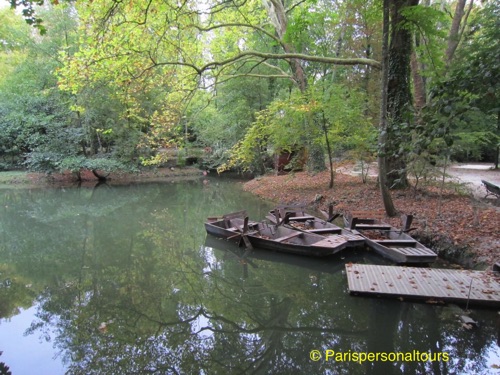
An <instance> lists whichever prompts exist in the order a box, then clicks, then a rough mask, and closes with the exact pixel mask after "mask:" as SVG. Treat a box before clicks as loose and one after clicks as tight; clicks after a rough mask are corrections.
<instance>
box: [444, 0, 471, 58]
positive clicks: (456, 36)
mask: <svg viewBox="0 0 500 375" xmlns="http://www.w3.org/2000/svg"><path fill="white" fill-rule="evenodd" d="M473 3H474V0H471V2H470V5H469V10H468V11H467V14H465V5H466V4H467V0H458V1H457V5H456V8H455V14H454V15H453V21H452V23H451V28H450V34H449V35H448V46H447V48H446V56H445V58H446V66H449V65H450V63H451V61H452V60H453V55H454V54H455V51H456V49H457V47H458V44H459V43H460V39H461V37H462V31H463V29H464V27H465V25H466V23H467V18H468V17H469V14H470V11H471V9H472V6H473ZM464 15H465V17H464ZM461 25H462V26H461Z"/></svg>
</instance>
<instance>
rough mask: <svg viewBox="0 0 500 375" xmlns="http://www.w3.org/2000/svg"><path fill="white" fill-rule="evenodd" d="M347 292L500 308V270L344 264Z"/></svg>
mask: <svg viewBox="0 0 500 375" xmlns="http://www.w3.org/2000/svg"><path fill="white" fill-rule="evenodd" d="M345 268H346V274H347V281H348V284H349V293H350V294H354V295H373V296H380V297H393V298H400V299H403V300H420V301H425V302H428V303H439V302H452V303H458V304H467V302H469V305H470V306H473V305H475V306H487V307H494V308H500V273H498V272H492V271H469V270H451V269H438V268H419V267H399V266H378V265H368V264H352V263H348V264H346V266H345Z"/></svg>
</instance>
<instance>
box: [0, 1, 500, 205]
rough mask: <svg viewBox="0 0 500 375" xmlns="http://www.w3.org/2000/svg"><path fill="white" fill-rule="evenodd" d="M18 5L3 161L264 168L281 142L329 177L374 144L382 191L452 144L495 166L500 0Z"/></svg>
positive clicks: (6, 71) (442, 159) (423, 168)
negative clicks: (340, 162) (337, 166)
mask: <svg viewBox="0 0 500 375" xmlns="http://www.w3.org/2000/svg"><path fill="white" fill-rule="evenodd" d="M8 3H10V5H11V8H13V9H11V8H3V9H1V10H0V42H1V43H0V65H1V68H0V168H2V169H12V168H19V167H22V168H28V169H30V170H34V171H42V172H47V173H52V172H63V171H71V172H73V173H74V174H75V178H81V174H80V172H81V171H82V170H92V171H94V172H95V173H96V175H97V176H99V177H102V175H99V173H100V172H99V171H101V172H102V171H104V172H110V171H116V170H125V171H133V170H137V169H138V168H143V167H144V166H161V165H165V163H167V162H168V159H172V158H173V157H174V158H177V159H178V161H180V162H185V161H186V157H192V158H193V159H195V160H197V161H198V163H199V164H200V167H202V168H204V169H207V170H209V169H210V170H212V169H217V170H218V171H219V172H221V171H225V170H229V169H232V170H245V171H250V172H252V173H254V174H264V173H266V172H268V171H269V170H273V168H275V169H277V167H278V165H277V164H278V163H276V162H275V161H276V160H278V157H279V156H281V157H283V156H284V157H286V158H289V159H291V160H290V161H291V164H290V165H289V168H292V169H293V168H295V169H302V168H305V169H307V170H308V171H310V172H317V171H321V170H324V169H328V170H329V171H330V179H329V183H328V184H329V187H333V186H334V179H335V176H334V169H335V168H334V163H335V162H337V161H338V160H341V159H343V158H347V157H348V158H351V159H353V160H356V161H358V162H360V164H361V165H367V164H368V163H370V162H372V161H374V160H378V166H379V170H380V180H381V184H380V185H381V188H382V190H383V191H384V190H386V189H387V188H390V189H394V188H404V187H407V186H408V185H409V184H413V185H414V187H415V189H416V188H417V187H418V185H419V184H422V183H425V182H427V181H430V180H433V178H435V177H436V176H438V175H439V173H440V172H439V171H440V170H441V169H442V168H444V167H446V166H447V165H448V164H449V163H450V161H451V160H458V161H489V162H491V163H492V165H494V166H495V167H496V168H498V159H499V158H498V153H499V144H500V111H499V103H498V96H499V82H500V68H499V65H500V44H499V43H498V41H499V39H500V38H499V37H500V24H499V22H500V21H499V20H500V4H499V3H498V2H495V1H483V2H477V1H474V0H469V1H466V0H459V1H441V2H436V1H431V0H425V1H421V2H419V1H418V0H383V1H382V0H373V1H359V0H347V1H324V0H303V1H301V0H296V1H284V0H261V1H256V0H241V1H223V0H219V1H211V0H205V1H201V2H200V1H187V0H184V1H170V0H169V1H158V0H149V1H117V0H95V1H57V0H51V1H45V2H44V1H35V0H22V1H16V0H8V1H5V4H8ZM23 18H24V19H23ZM33 26H34V27H33ZM174 155H175V156H174ZM187 159H188V160H189V158H187ZM382 195H383V197H384V204H385V207H386V211H387V212H388V213H391V212H392V213H393V212H394V207H391V204H392V203H391V202H390V195H388V194H384V193H383V194H382ZM387 199H389V201H387Z"/></svg>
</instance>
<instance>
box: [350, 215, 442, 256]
mask: <svg viewBox="0 0 500 375" xmlns="http://www.w3.org/2000/svg"><path fill="white" fill-rule="evenodd" d="M354 215H359V214H357V213H352V214H350V215H348V216H347V217H344V221H345V224H346V228H348V229H349V230H351V231H352V232H353V233H355V234H360V235H361V236H363V237H364V238H365V240H366V245H367V246H368V247H370V248H371V249H373V250H374V251H375V252H377V253H378V254H380V255H382V256H383V257H385V258H388V259H390V260H392V261H394V262H396V263H405V264H410V263H411V264H415V263H432V262H434V261H435V260H436V259H437V254H436V253H435V252H434V251H432V250H431V249H429V248H427V247H425V246H424V245H422V244H421V243H420V242H418V241H417V240H415V239H414V238H413V237H411V236H410V235H409V234H407V232H408V231H409V230H411V229H410V224H411V220H412V217H411V216H405V217H404V218H403V226H402V229H397V228H394V227H392V226H391V225H389V224H386V223H384V222H382V221H381V220H380V219H377V218H374V217H373V216H375V215H371V214H370V213H365V214H361V215H364V217H357V216H354ZM367 216H368V217H369V216H372V218H367Z"/></svg>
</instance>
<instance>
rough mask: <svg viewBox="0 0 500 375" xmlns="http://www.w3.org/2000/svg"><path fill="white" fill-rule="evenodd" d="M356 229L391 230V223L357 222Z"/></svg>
mask: <svg viewBox="0 0 500 375" xmlns="http://www.w3.org/2000/svg"><path fill="white" fill-rule="evenodd" d="M354 228H355V229H375V230H390V229H391V226H390V225H384V224H355V226H354Z"/></svg>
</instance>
